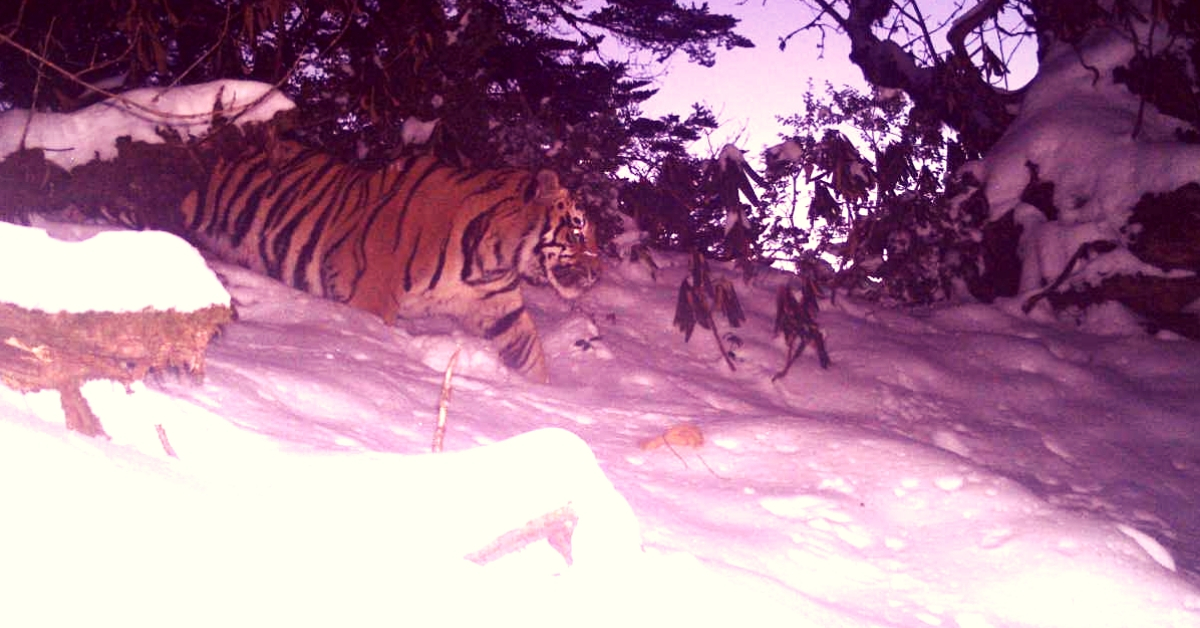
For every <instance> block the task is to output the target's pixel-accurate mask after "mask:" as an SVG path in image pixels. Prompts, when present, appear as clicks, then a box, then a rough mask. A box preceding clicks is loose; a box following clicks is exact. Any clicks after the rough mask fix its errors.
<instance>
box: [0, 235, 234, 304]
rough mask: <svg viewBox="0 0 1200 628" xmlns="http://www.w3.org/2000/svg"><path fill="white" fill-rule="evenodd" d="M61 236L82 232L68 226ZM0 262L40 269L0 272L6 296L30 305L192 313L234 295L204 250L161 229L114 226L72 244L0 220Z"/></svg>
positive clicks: (225, 301) (0, 291) (2, 292)
mask: <svg viewBox="0 0 1200 628" xmlns="http://www.w3.org/2000/svg"><path fill="white" fill-rule="evenodd" d="M76 231H77V230H76ZM61 235H62V236H63V237H64V238H72V239H77V238H78V237H79V236H78V235H77V234H74V233H70V232H68V230H64V233H62V234H61ZM0 268H8V269H30V268H32V269H36V271H35V272H20V271H18V272H5V273H3V274H0V295H3V299H4V301H5V302H7V303H12V304H14V305H19V306H21V307H24V308H26V309H30V310H41V311H43V312H51V313H53V312H73V313H80V312H87V311H99V312H139V311H141V310H144V309H146V308H153V309H157V310H167V309H172V308H173V309H175V310H176V311H178V312H195V311H197V310H201V309H204V308H207V307H209V306H211V305H224V306H228V305H229V293H227V292H226V291H225V288H224V287H223V286H222V285H221V282H220V281H219V280H218V279H217V277H216V276H215V275H213V274H212V271H211V270H209V268H208V266H207V265H206V264H205V263H204V258H203V257H201V255H200V253H199V252H198V251H196V249H194V248H192V246H191V245H189V244H188V243H187V242H185V241H184V240H183V239H181V238H179V237H177V236H174V235H171V234H169V233H163V232H161V231H151V232H146V233H141V234H139V233H134V232H122V231H110V232H107V233H100V234H97V235H95V236H93V237H91V238H88V239H86V240H83V241H82V242H74V241H68V240H58V239H55V238H52V237H50V236H49V235H48V234H47V233H46V232H45V231H43V230H41V229H36V228H31V227H21V226H18V225H13V224H9V223H5V222H0ZM125 286H136V287H137V288H138V289H137V290H128V289H126V288H125ZM51 287H52V289H50V288H51Z"/></svg>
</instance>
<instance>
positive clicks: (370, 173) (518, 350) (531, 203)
mask: <svg viewBox="0 0 1200 628" xmlns="http://www.w3.org/2000/svg"><path fill="white" fill-rule="evenodd" d="M279 142H280V143H283V146H282V148H276V149H274V150H270V151H258V152H256V153H254V154H250V155H241V156H238V157H237V158H236V159H226V158H222V159H220V160H218V161H217V163H216V164H215V170H214V172H213V173H212V175H211V176H210V177H208V180H207V183H206V184H204V185H200V186H199V187H198V189H196V190H194V191H192V192H189V193H188V194H187V195H186V196H185V197H184V199H183V201H182V203H181V206H180V215H179V216H178V217H177V218H178V219H179V220H180V221H181V222H182V224H181V225H177V226H178V227H179V228H181V229H182V234H181V235H184V236H185V237H187V238H189V239H191V240H192V241H193V242H194V243H195V244H196V245H197V246H199V247H201V248H203V249H206V250H208V251H210V252H211V253H213V254H214V255H216V256H217V257H218V258H221V259H223V260H226V261H229V262H233V263H235V264H238V265H241V266H244V267H246V268H249V269H251V270H254V271H257V272H260V273H263V274H266V275H269V276H271V277H273V278H275V279H278V280H280V281H282V282H283V283H285V284H288V285H290V286H292V287H293V288H296V289H299V290H302V291H304V292H307V293H310V294H313V295H315V296H318V297H323V298H326V299H330V300H333V301H339V302H342V303H346V304H348V305H350V306H352V307H354V308H358V309H361V310H365V311H367V312H371V313H373V314H376V315H378V316H380V317H381V318H383V320H384V321H385V322H386V323H388V324H389V325H391V324H395V323H396V321H397V319H401V318H408V319H411V318H417V317H423V316H430V315H445V316H448V317H450V318H453V319H456V320H457V321H458V322H459V323H460V324H461V325H462V326H463V327H465V328H466V330H467V331H469V332H471V333H473V334H475V335H477V336H482V337H483V338H485V339H487V340H489V341H490V342H491V343H492V344H493V346H494V347H495V349H496V350H497V351H498V353H499V357H500V359H501V361H502V362H503V363H504V364H505V365H506V366H507V367H508V368H510V369H512V370H514V371H516V372H518V373H520V374H522V375H524V376H525V377H527V378H529V379H530V380H533V381H536V382H542V383H546V382H548V381H549V371H548V369H547V366H546V356H545V351H544V349H543V347H542V343H541V340H540V338H539V336H538V332H537V328H536V326H535V324H534V321H533V318H531V316H530V314H529V312H528V311H527V310H526V308H525V302H524V298H523V296H522V292H521V286H522V284H523V283H524V282H530V283H533V284H541V285H546V284H548V285H550V286H551V287H552V288H553V289H554V290H555V291H556V292H557V293H558V294H559V295H561V296H562V297H564V298H566V299H574V298H576V297H578V296H579V295H580V294H581V293H582V292H583V291H585V290H586V289H587V288H589V287H590V286H591V285H592V284H594V283H595V282H596V280H597V277H598V275H599V270H600V254H599V248H598V246H597V240H596V229H595V225H594V224H593V222H592V221H590V220H589V219H588V217H587V214H586V213H585V212H584V211H583V210H582V209H580V208H579V207H578V206H577V205H576V203H575V201H574V200H573V197H572V195H571V194H570V193H569V192H568V190H567V189H565V188H564V187H562V186H561V185H560V183H559V178H558V175H557V174H555V173H554V172H553V171H551V170H541V171H538V172H536V173H534V172H531V171H527V170H520V169H492V170H470V169H463V168H458V167H455V166H451V165H448V164H446V163H444V162H442V161H440V160H438V159H437V158H435V157H432V156H428V155H415V156H411V157H405V158H401V159H398V160H396V161H393V162H391V163H390V164H388V165H386V166H384V167H381V168H374V169H372V168H367V167H364V166H361V165H357V164H353V163H349V162H344V161H341V160H339V159H337V158H335V157H334V156H332V155H329V154H325V153H321V152H319V151H316V150H312V149H308V148H305V147H303V146H300V145H298V144H295V143H293V142H284V141H283V140H279Z"/></svg>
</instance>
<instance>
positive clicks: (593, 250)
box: [532, 170, 600, 299]
mask: <svg viewBox="0 0 1200 628" xmlns="http://www.w3.org/2000/svg"><path fill="white" fill-rule="evenodd" d="M536 179H537V180H536V188H535V190H536V191H535V192H534V194H533V196H534V198H533V199H532V202H534V203H536V204H538V205H539V206H541V207H543V208H545V211H546V221H545V223H544V224H543V229H542V232H541V237H540V238H539V241H538V243H537V244H536V245H535V246H534V258H535V259H534V260H533V261H534V263H535V265H536V268H535V269H534V272H533V273H532V274H533V275H534V277H533V279H534V281H537V282H539V283H543V282H545V283H549V284H550V285H551V286H553V287H554V289H555V291H557V292H558V293H559V294H560V295H562V296H563V297H564V298H567V299H574V298H575V297H577V296H579V295H580V294H582V293H583V291H584V290H586V289H588V288H589V287H591V285H592V284H594V283H596V279H597V278H598V277H599V276H600V247H599V245H598V244H597V242H596V225H594V224H593V223H592V222H591V221H590V220H588V217H587V213H586V212H584V211H583V210H582V209H579V208H578V207H576V206H575V199H573V198H572V197H571V194H570V192H568V191H567V190H566V189H565V188H563V187H562V186H560V185H559V183H558V175H556V174H555V173H554V172H552V171H549V170H542V171H541V172H538V174H537V177H536Z"/></svg>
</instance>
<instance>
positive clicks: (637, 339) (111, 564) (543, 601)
mask: <svg viewBox="0 0 1200 628" xmlns="http://www.w3.org/2000/svg"><path fill="white" fill-rule="evenodd" d="M66 229H69V230H71V229H75V228H72V227H67V228H66ZM659 262H660V264H662V265H663V270H662V271H661V272H660V274H659V276H658V278H657V280H655V279H652V278H651V277H650V276H648V274H647V273H646V271H645V269H644V268H643V267H640V266H632V265H619V264H616V263H613V264H612V265H610V267H609V268H608V269H607V270H608V272H607V274H606V275H605V278H604V279H603V280H602V282H601V283H600V284H599V285H598V286H597V288H596V289H595V290H593V291H592V292H590V293H588V294H587V295H586V296H584V297H583V298H582V299H581V300H580V302H578V303H577V304H575V305H574V306H571V305H570V304H567V303H565V302H562V301H560V300H559V299H557V297H555V296H553V295H552V294H551V293H549V292H545V291H540V290H531V291H530V292H529V294H530V297H531V299H530V300H531V302H532V307H533V308H534V311H535V314H536V317H537V319H538V322H539V324H540V325H541V328H542V331H543V335H544V336H545V340H546V346H547V350H548V354H549V357H550V364H551V367H552V372H553V377H554V383H553V384H552V385H550V386H537V385H532V384H529V383H527V382H525V381H524V380H522V379H520V378H519V377H515V376H510V375H509V374H507V373H506V372H505V371H504V370H503V368H502V367H501V366H500V365H499V364H498V362H497V361H496V359H495V358H494V356H493V353H492V350H491V349H490V347H488V346H487V344H486V343H485V342H483V341H480V340H478V339H475V338H472V337H469V336H464V335H462V334H460V333H458V332H456V331H453V328H452V327H451V326H450V325H449V324H448V323H442V322H439V321H425V322H416V323H405V324H402V325H401V326H400V327H399V328H387V327H385V326H384V325H383V324H382V323H381V322H380V321H378V320H377V319H375V318H373V317H371V316H369V315H366V314H363V313H360V312H355V311H352V310H349V309H347V308H345V307H343V306H340V305H337V304H333V303H328V302H324V301H320V300H316V299H313V298H311V297H308V296H307V295H304V294H301V293H297V292H295V291H292V290H290V289H288V288H285V287H283V286H281V285H279V284H277V283H275V282H272V281H271V280H268V279H264V278H262V277H258V276H256V275H253V274H251V273H248V272H246V271H243V270H241V269H238V268H234V267H230V266H225V265H220V264H218V265H216V269H217V270H218V273H219V274H220V275H221V276H223V278H224V279H225V281H226V283H227V286H228V288H229V290H230V292H231V293H232V295H233V297H234V300H235V303H237V305H238V308H239V314H240V320H239V321H237V322H235V323H234V324H232V325H231V326H229V328H228V329H227V331H226V333H225V334H223V335H222V336H221V337H220V338H218V339H217V340H216V341H215V342H214V344H213V345H212V346H211V348H210V351H209V357H208V363H207V375H206V377H205V379H204V381H203V382H202V383H196V382H192V381H188V380H186V379H176V378H175V377H173V376H166V377H163V378H162V379H161V380H159V381H154V382H150V383H149V384H148V385H147V386H145V387H140V388H138V389H137V390H136V391H135V392H134V393H133V394H127V393H125V392H124V391H123V390H118V389H114V387H112V386H110V385H108V384H107V383H104V382H96V383H93V384H90V385H88V386H87V387H86V388H85V391H84V392H85V394H86V395H87V396H88V398H89V400H91V402H92V404H93V406H94V408H95V410H96V412H97V414H98V415H99V416H100V417H101V420H102V421H103V422H104V426H105V428H106V429H107V431H108V432H109V434H111V435H112V437H113V438H112V440H111V441H102V440H90V439H87V438H83V437H80V436H78V435H75V434H69V433H65V432H64V430H63V428H62V423H61V417H58V416H55V415H56V412H55V410H54V408H55V407H56V403H54V401H53V399H52V398H48V397H52V396H53V393H39V394H37V395H28V396H25V397H22V396H20V395H17V394H15V393H13V392H11V391H8V390H7V389H0V417H3V418H2V420H0V431H2V432H3V433H2V434H0V461H2V462H0V465H3V468H2V469H0V473H2V475H0V477H3V478H5V479H4V480H3V481H2V482H0V503H3V504H4V505H5V512H6V513H8V514H7V515H6V516H5V517H4V519H3V523H2V524H0V525H2V526H3V532H2V533H0V557H2V560H3V564H4V565H5V570H4V571H3V573H4V575H3V576H0V592H3V595H4V597H6V598H7V599H8V600H9V603H6V604H5V605H4V606H3V607H0V616H3V623H4V624H5V625H62V624H63V623H64V621H87V622H94V621H98V620H108V621H116V620H118V619H120V620H122V621H124V622H125V623H126V625H151V624H153V625H164V624H166V625H212V624H213V623H215V622H220V623H222V624H223V625H263V624H264V623H265V624H269V625H282V624H284V623H285V622H286V623H287V624H290V625H329V624H330V623H331V622H336V623H339V624H340V625H375V624H384V623H386V624H390V625H396V624H400V625H482V624H489V625H510V624H512V623H513V622H516V621H521V622H524V625H547V626H549V625H563V624H564V623H565V624H567V625H616V624H620V625H690V626H710V625H711V626H718V625H722V626H723V625H731V624H741V625H785V624H786V625H790V626H855V627H857V626H929V625H934V626H960V627H964V628H979V627H987V626H990V627H997V628H998V627H1001V626H1079V627H1084V626H1087V627H1091V628H1094V627H1098V626H1099V627H1105V626H1113V627H1117V626H1171V627H1190V626H1200V588H1198V586H1197V584H1198V583H1200V517H1197V516H1195V515H1196V513H1197V512H1200V500H1198V495H1200V481H1198V480H1200V436H1198V434H1200V432H1198V431H1197V429H1196V422H1197V417H1200V394H1197V393H1196V392H1194V385H1193V383H1194V382H1195V381H1196V379H1197V378H1198V377H1200V360H1197V359H1196V358H1197V352H1198V351H1200V349H1197V347H1196V345H1195V344H1194V343H1190V342H1185V341H1176V340H1171V339H1154V338H1146V337H1137V336H1135V337H1127V336H1119V335H1113V336H1104V335H1089V334H1084V333H1080V332H1076V331H1069V330H1064V329H1062V328H1060V327H1055V326H1052V325H1049V324H1043V323H1039V322H1037V321H1035V320H1031V319H1029V318H1027V317H1024V316H1022V315H1021V314H1019V311H1018V310H1017V305H1016V304H1015V303H1014V304H1008V305H1004V306H1001V307H998V308H996V307H984V306H973V305H968V306H958V307H945V308H938V309H932V310H927V311H920V312H910V313H902V312H897V311H891V310H876V309H873V308H871V307H868V306H866V305H863V304H860V303H855V302H852V301H848V300H845V299H838V300H837V302H836V303H830V302H828V301H826V302H824V303H823V307H824V310H823V312H822V314H821V318H820V321H821V324H822V326H823V328H824V329H825V332H826V335H827V339H828V345H829V349H830V352H831V355H832V358H833V361H834V365H833V367H832V368H831V369H829V370H827V371H823V370H821V369H820V368H819V367H818V366H817V365H816V360H815V358H813V357H812V356H805V357H804V358H802V359H801V361H800V362H799V363H798V364H797V365H796V366H795V367H794V368H793V370H792V372H791V374H790V375H788V376H787V377H786V378H784V379H782V380H781V381H779V382H778V383H774V384H773V383H771V381H770V375H771V374H772V373H774V371H775V370H777V369H778V368H779V366H780V365H781V364H782V359H783V347H782V341H781V340H779V339H773V338H772V337H771V334H770V330H771V322H772V316H773V314H774V312H773V308H774V295H775V289H776V286H777V285H778V284H779V283H780V282H784V281H786V280H787V279H786V277H785V276H783V275H779V274H773V273H764V274H762V275H760V276H759V277H758V278H756V279H755V280H754V281H753V282H752V283H751V284H749V285H747V284H744V283H742V282H741V280H740V279H738V278H735V283H736V285H737V287H738V292H739V295H740V296H741V298H742V302H743V306H744V307H745V308H746V309H747V313H748V315H749V320H748V321H747V323H746V324H745V326H744V327H743V328H741V329H739V330H736V331H735V333H736V335H737V336H738V337H739V338H740V340H741V341H742V343H741V345H740V346H739V347H738V348H737V349H735V353H736V355H737V362H736V364H737V366H738V370H737V371H736V372H730V371H729V369H728V368H727V367H726V366H725V364H724V362H723V361H722V360H721V359H720V357H719V356H718V354H717V353H716V349H715V344H714V342H713V340H712V338H711V336H709V335H707V334H706V333H703V330H700V332H701V333H697V334H696V335H695V337H693V338H692V341H691V342H690V343H688V344H684V343H683V341H682V336H681V334H679V333H678V332H676V331H674V330H673V329H672V327H671V318H672V315H673V310H674V300H675V291H676V289H677V287H678V285H679V282H680V281H681V280H682V278H683V277H684V276H685V273H686V271H687V268H686V261H685V260H684V259H682V258H674V257H670V256H661V257H660V258H659ZM714 270H715V271H716V272H719V273H723V272H726V271H724V270H721V269H720V268H719V267H718V268H715V269H714ZM730 276H731V277H734V275H732V274H730ZM597 337H598V339H597ZM581 340H586V341H587V342H586V343H581V342H578V341H581ZM460 346H461V347H462V349H463V357H462V359H461V360H460V362H459V369H458V375H456V377H455V380H454V381H455V384H454V395H453V399H452V401H451V404H450V409H449V414H450V420H449V430H448V434H447V439H446V449H447V450H448V452H447V453H443V454H438V455H432V454H426V453H424V452H427V451H428V450H429V446H430V445H429V443H430V438H431V435H432V432H433V424H434V419H435V414H436V405H437V398H438V391H439V387H440V382H441V378H442V373H441V370H442V368H444V364H445V363H446V361H447V360H448V357H449V355H450V354H451V353H452V352H453V350H454V349H455V348H456V347H460ZM682 422H692V423H694V424H696V425H697V426H698V427H699V428H700V429H701V430H702V431H703V434H704V438H705V444H704V445H703V446H701V447H699V448H689V447H682V446H681V447H676V448H675V449H674V452H675V453H674V454H673V453H672V450H671V449H669V448H664V447H659V448H656V449H649V450H645V449H643V448H642V447H641V446H640V445H641V443H642V442H644V441H645V440H647V439H651V438H653V437H655V436H656V435H658V434H660V433H662V432H663V431H664V430H665V429H667V428H668V427H669V426H671V425H675V424H679V423H682ZM156 424H161V425H162V426H163V427H164V429H165V432H166V433H167V435H168V436H169V438H170V442H171V445H172V446H173V449H174V450H175V451H176V452H177V454H178V458H172V457H169V456H167V454H166V453H164V451H163V448H162V446H161V444H160V443H159V441H158V438H157V436H156V433H155V429H154V425H156ZM542 428H559V430H550V431H546V430H544V429H542ZM560 430H562V431H560ZM567 432H569V433H570V434H568V433H567ZM522 434H524V436H521V435H522ZM571 434H574V435H577V436H578V438H576V437H575V436H571ZM513 438H516V440H506V439H513ZM580 439H581V440H580ZM494 443H500V444H499V445H496V444H494ZM585 445H586V446H585ZM589 450H590V451H589ZM675 454H677V455H675ZM593 455H594V460H595V462H593ZM597 463H598V466H597ZM614 488H615V490H613V489H614ZM564 501H566V502H571V503H573V504H575V505H576V506H577V508H578V510H579V513H580V514H579V528H578V530H577V532H576V536H575V550H576V556H575V562H574V564H573V565H571V566H569V567H568V566H566V564H565V562H564V561H563V560H562V559H561V558H560V557H559V556H558V555H557V554H555V553H554V552H553V550H551V549H550V548H549V546H548V545H546V543H545V542H544V541H543V542H540V543H538V544H535V545H534V546H531V548H530V549H529V550H527V551H526V552H523V553H522V554H519V555H518V556H514V557H510V558H506V559H502V560H500V561H497V562H495V563H491V564H489V565H487V566H485V567H480V566H477V565H475V564H473V563H469V562H467V561H464V560H462V559H461V558H460V557H461V556H462V555H463V554H465V553H467V552H470V551H471V548H477V547H478V546H479V545H481V544H483V543H486V542H487V541H488V540H490V539H491V538H494V537H495V536H497V535H499V534H501V533H503V532H504V531H506V530H508V529H510V528H512V527H514V526H517V525H519V524H520V523H521V522H523V521H527V520H529V519H531V518H533V517H535V516H537V515H539V514H542V513H544V512H547V511H549V510H551V509H553V508H556V507H558V506H559V505H561V504H562V503H563V502H564ZM13 602H15V603H13ZM102 623H106V622H102Z"/></svg>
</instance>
